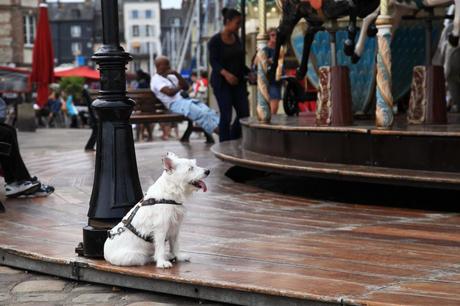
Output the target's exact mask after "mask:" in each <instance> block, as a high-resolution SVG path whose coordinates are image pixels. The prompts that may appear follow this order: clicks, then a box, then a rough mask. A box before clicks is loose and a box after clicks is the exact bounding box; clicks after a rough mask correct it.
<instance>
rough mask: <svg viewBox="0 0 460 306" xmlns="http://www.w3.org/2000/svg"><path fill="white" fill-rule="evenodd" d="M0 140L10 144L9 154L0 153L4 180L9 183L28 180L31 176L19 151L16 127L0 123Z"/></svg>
mask: <svg viewBox="0 0 460 306" xmlns="http://www.w3.org/2000/svg"><path fill="white" fill-rule="evenodd" d="M0 141H1V142H6V143H9V144H10V145H11V150H10V155H9V156H3V155H0V165H1V166H2V169H3V172H4V176H5V182H6V183H7V184H10V183H13V182H17V181H26V180H30V179H31V176H30V174H29V171H27V168H26V165H25V164H24V161H23V160H22V157H21V153H20V152H19V145H18V139H17V134H16V129H15V128H13V127H11V126H9V125H6V124H0Z"/></svg>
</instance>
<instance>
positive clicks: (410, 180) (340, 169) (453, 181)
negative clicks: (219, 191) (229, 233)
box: [211, 140, 460, 189]
mask: <svg viewBox="0 0 460 306" xmlns="http://www.w3.org/2000/svg"><path fill="white" fill-rule="evenodd" d="M211 150H212V152H213V153H214V155H215V156H216V157H217V158H219V159H221V160H223V161H227V162H229V163H231V164H235V165H239V166H243V167H248V168H253V169H257V170H265V171H272V172H278V173H286V174H295V175H304V176H312V177H322V178H328V179H339V180H340V179H343V180H352V181H353V180H355V181H364V182H373V183H382V184H397V185H410V186H418V187H434V188H443V189H460V173H453V172H441V171H423V170H410V169H399V168H386V167H376V166H361V165H349V164H338V163H323V162H310V161H304V160H297V159H292V158H284V157H276V156H271V155H266V154H261V153H256V152H252V151H249V150H245V149H243V148H242V145H241V141H240V140H234V141H227V142H223V143H219V144H216V145H214V146H213V147H212V148H211Z"/></svg>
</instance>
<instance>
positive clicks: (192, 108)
mask: <svg viewBox="0 0 460 306" xmlns="http://www.w3.org/2000/svg"><path fill="white" fill-rule="evenodd" d="M170 110H171V111H172V112H174V113H179V114H182V115H184V116H186V117H187V118H189V119H191V120H192V121H193V122H196V123H197V124H198V125H199V126H201V127H202V128H203V130H205V131H206V132H207V133H209V134H212V133H213V132H214V130H215V129H216V127H217V126H218V115H217V114H216V113H215V112H214V111H213V110H211V109H210V108H209V107H207V106H206V105H204V104H203V103H201V102H199V101H197V102H194V101H192V100H191V99H181V100H179V101H175V102H174V103H173V104H171V106H170Z"/></svg>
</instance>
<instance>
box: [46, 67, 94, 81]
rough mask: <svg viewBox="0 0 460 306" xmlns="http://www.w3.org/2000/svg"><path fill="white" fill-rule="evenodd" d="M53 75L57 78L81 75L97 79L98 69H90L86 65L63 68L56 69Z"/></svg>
mask: <svg viewBox="0 0 460 306" xmlns="http://www.w3.org/2000/svg"><path fill="white" fill-rule="evenodd" d="M54 76H55V77H57V78H64V77H81V78H85V79H90V80H99V71H98V70H94V69H91V68H89V67H88V66H81V67H75V68H70V69H64V70H56V71H55V72H54Z"/></svg>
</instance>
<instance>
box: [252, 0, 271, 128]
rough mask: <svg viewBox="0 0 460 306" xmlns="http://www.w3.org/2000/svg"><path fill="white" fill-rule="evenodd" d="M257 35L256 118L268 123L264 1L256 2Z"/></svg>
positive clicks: (269, 112) (265, 9) (268, 99)
mask: <svg viewBox="0 0 460 306" xmlns="http://www.w3.org/2000/svg"><path fill="white" fill-rule="evenodd" d="M258 13H259V34H257V59H256V61H257V107H256V113H257V118H258V119H259V121H260V122H265V123H269V122H270V120H271V109H270V96H269V94H268V86H269V82H268V78H267V71H268V64H269V63H268V54H267V53H266V52H265V50H264V49H265V47H266V46H267V41H268V35H267V4H266V0H259V1H258Z"/></svg>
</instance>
